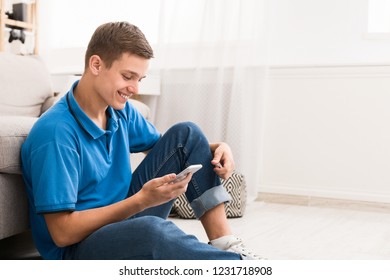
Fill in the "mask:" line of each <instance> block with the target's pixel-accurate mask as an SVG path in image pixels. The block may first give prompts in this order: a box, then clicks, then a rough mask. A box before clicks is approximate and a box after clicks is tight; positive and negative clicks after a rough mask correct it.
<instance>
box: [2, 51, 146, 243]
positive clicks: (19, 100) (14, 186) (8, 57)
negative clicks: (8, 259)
mask: <svg viewBox="0 0 390 280" xmlns="http://www.w3.org/2000/svg"><path fill="white" fill-rule="evenodd" d="M51 83H52V80H51V75H50V73H49V71H48V70H47V69H46V67H45V65H44V63H43V62H42V61H41V60H40V59H39V58H38V57H34V56H19V55H14V54H10V53H1V52H0V240H1V239H4V238H7V237H10V236H14V235H16V234H19V233H23V232H26V231H27V230H28V229H29V222H28V207H27V197H26V194H25V190H24V183H23V179H22V175H21V168H20V148H21V145H22V143H23V142H24V140H25V139H26V137H27V135H28V133H29V131H30V129H31V127H32V126H33V124H34V123H35V121H36V120H37V119H38V118H39V116H40V115H41V114H42V113H44V112H45V111H46V110H47V109H48V108H50V106H52V105H53V104H54V102H55V101H56V100H58V99H59V98H60V97H61V94H55V93H53V90H52V84H51ZM131 102H132V103H133V105H135V106H136V107H137V109H138V110H139V111H140V112H141V113H142V114H143V115H144V116H145V117H146V118H149V117H150V111H149V108H148V107H147V106H146V105H145V104H143V103H141V102H139V101H135V100H132V101H131ZM140 160H141V159H140V158H139V157H138V158H137V157H135V158H132V165H133V166H136V165H137V164H138V163H139V161H140Z"/></svg>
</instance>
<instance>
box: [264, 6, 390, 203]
mask: <svg viewBox="0 0 390 280" xmlns="http://www.w3.org/2000/svg"><path fill="white" fill-rule="evenodd" d="M269 4H270V6H269V8H270V13H269V15H270V18H269V30H270V32H269V34H270V42H269V43H270V45H269V46H270V49H269V61H270V86H269V91H268V95H267V101H266V111H265V131H264V149H263V154H264V158H263V161H264V170H263V171H262V172H263V176H262V178H263V180H262V185H261V187H260V191H262V192H274V193H287V194H297V195H308V196H322V197H331V198H341V199H352V200H354V199H356V200H363V201H377V202H388V203H389V202H390V188H389V186H390V173H389V170H390V147H389V146H390V145H389V143H390V110H389V107H390V94H389V93H390V66H380V65H390V41H389V40H365V39H364V34H365V32H366V19H367V1H366V0H341V1H340V0H327V1H312V0H294V1H290V0H273V1H270V2H269ZM303 65H305V67H302V66H303Z"/></svg>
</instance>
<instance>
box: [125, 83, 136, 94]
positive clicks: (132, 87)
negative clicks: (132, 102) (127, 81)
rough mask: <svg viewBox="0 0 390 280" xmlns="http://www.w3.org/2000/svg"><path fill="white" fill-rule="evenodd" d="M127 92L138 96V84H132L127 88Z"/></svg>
mask: <svg viewBox="0 0 390 280" xmlns="http://www.w3.org/2000/svg"><path fill="white" fill-rule="evenodd" d="M127 91H128V92H129V93H131V94H138V82H134V83H132V84H131V85H129V86H127Z"/></svg>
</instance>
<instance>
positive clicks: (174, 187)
mask: <svg viewBox="0 0 390 280" xmlns="http://www.w3.org/2000/svg"><path fill="white" fill-rule="evenodd" d="M191 178H192V173H188V174H187V176H186V177H185V178H184V179H183V180H181V181H179V182H176V183H171V184H170V185H171V188H172V190H173V191H174V190H177V189H182V188H186V186H187V185H188V183H189V182H190V180H191Z"/></svg>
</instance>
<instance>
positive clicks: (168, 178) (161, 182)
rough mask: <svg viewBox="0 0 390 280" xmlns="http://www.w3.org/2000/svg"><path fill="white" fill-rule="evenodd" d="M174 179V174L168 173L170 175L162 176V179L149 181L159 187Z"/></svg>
mask: <svg viewBox="0 0 390 280" xmlns="http://www.w3.org/2000/svg"><path fill="white" fill-rule="evenodd" d="M175 178H176V174H175V173H170V174H167V175H164V176H162V177H157V178H154V179H153V180H151V182H153V184H155V185H156V186H161V185H164V184H167V183H169V182H171V181H172V180H174V179H175Z"/></svg>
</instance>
